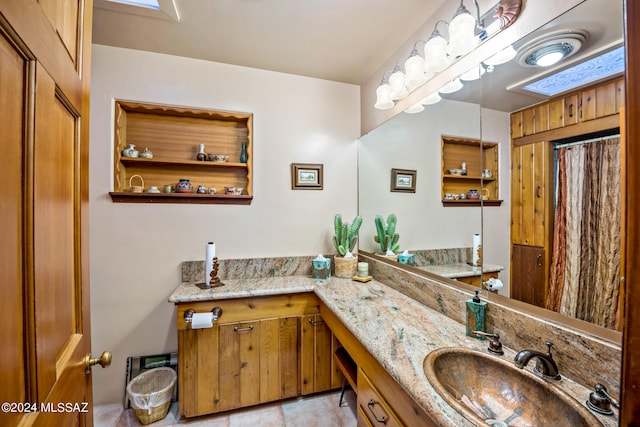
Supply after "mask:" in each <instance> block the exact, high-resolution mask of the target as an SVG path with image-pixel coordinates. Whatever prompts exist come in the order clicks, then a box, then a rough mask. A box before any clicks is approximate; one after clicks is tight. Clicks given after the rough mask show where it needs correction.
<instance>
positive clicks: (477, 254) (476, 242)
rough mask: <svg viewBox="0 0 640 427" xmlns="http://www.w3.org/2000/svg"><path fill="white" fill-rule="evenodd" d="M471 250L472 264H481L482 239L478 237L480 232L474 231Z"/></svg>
mask: <svg viewBox="0 0 640 427" xmlns="http://www.w3.org/2000/svg"><path fill="white" fill-rule="evenodd" d="M471 252H472V264H473V265H482V240H481V239H480V234H478V233H476V234H474V235H473V248H472V249H471Z"/></svg>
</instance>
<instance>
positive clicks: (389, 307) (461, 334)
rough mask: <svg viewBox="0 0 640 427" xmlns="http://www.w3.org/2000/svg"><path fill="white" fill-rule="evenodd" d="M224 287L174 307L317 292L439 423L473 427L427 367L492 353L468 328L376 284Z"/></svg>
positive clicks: (577, 390) (250, 282)
mask: <svg viewBox="0 0 640 427" xmlns="http://www.w3.org/2000/svg"><path fill="white" fill-rule="evenodd" d="M223 282H224V283H225V286H222V287H218V288H213V289H209V290H201V289H199V288H198V287H197V286H195V284H193V283H183V284H181V285H180V286H178V288H177V289H176V290H175V291H174V292H173V294H172V295H171V296H170V298H169V302H173V303H180V302H191V301H205V300H216V299H225V298H238V297H247V296H263V295H265V296H266V295H276V294H283V293H298V292H315V294H316V295H317V296H318V297H319V298H320V300H321V301H322V302H323V303H324V304H325V305H326V306H327V307H328V308H329V309H330V310H331V311H333V312H334V313H335V314H336V316H337V317H338V318H339V319H340V320H341V321H342V323H344V325H345V326H346V327H347V329H348V330H349V331H350V332H351V333H352V334H353V335H354V336H355V337H356V338H357V339H358V340H359V341H360V342H361V343H362V344H363V345H364V346H365V348H366V349H367V350H368V351H369V352H370V353H371V354H372V355H373V356H374V358H375V359H376V360H377V361H378V363H380V365H382V366H383V367H384V369H385V370H386V371H387V372H388V373H389V374H390V375H391V376H392V377H393V378H394V379H395V380H396V381H397V382H398V384H400V386H401V387H402V388H403V389H404V390H405V391H406V392H407V393H408V394H409V395H410V396H411V397H412V398H413V399H414V400H415V401H416V402H417V403H418V404H419V405H420V406H421V407H422V408H423V409H424V410H425V412H426V413H428V414H429V415H430V417H431V418H432V419H433V420H434V421H435V422H436V424H438V425H439V426H451V427H460V426H472V425H473V423H471V422H470V421H468V420H466V419H465V418H464V417H463V416H462V415H460V414H459V413H458V412H456V411H455V410H454V409H453V408H452V407H450V406H449V405H448V404H447V403H446V402H445V401H444V400H443V399H442V398H441V397H440V395H438V393H437V392H436V391H435V390H434V389H433V387H432V386H431V384H430V383H429V381H428V380H427V378H426V376H425V375H424V372H423V368H422V363H423V360H424V358H425V356H426V355H427V354H428V353H429V352H431V351H433V350H435V349H437V348H442V347H466V348H472V349H475V350H479V351H482V352H485V351H486V348H487V341H481V340H477V339H474V338H470V337H467V336H466V335H465V327H464V325H462V324H460V323H458V322H456V321H454V320H451V319H450V318H448V317H446V316H444V315H443V314H440V313H438V312H436V311H434V310H432V309H430V308H428V307H426V306H424V305H422V304H420V303H419V302H417V301H415V300H413V299H411V298H409V297H407V296H405V295H403V294H401V293H400V292H398V291H396V290H394V289H392V288H390V287H388V286H386V285H384V284H382V283H380V282H377V281H376V280H372V281H370V282H367V283H359V282H355V281H352V280H350V279H339V278H331V279H330V280H328V281H317V280H315V279H313V278H311V277H304V276H287V277H269V278H262V279H245V280H240V279H238V280H223ZM504 350H505V355H504V356H496V357H502V358H504V359H505V360H513V358H514V357H515V354H516V352H515V351H513V350H511V349H509V348H505V349H504ZM527 369H529V368H528V367H527ZM560 369H562V367H560ZM554 385H556V386H557V387H559V388H561V389H563V390H564V391H565V392H567V393H568V394H570V395H572V396H574V397H575V398H576V399H577V400H578V401H582V402H584V400H586V398H587V397H588V395H589V392H590V390H588V389H587V388H585V387H583V386H581V385H579V384H577V383H575V382H573V381H571V380H570V379H568V378H565V377H563V379H562V380H561V381H558V382H557V383H554ZM598 418H599V419H600V421H601V422H602V423H603V425H604V426H607V427H608V426H611V427H613V426H616V425H617V422H616V419H615V418H613V417H603V416H598Z"/></svg>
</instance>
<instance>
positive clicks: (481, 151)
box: [441, 135, 502, 207]
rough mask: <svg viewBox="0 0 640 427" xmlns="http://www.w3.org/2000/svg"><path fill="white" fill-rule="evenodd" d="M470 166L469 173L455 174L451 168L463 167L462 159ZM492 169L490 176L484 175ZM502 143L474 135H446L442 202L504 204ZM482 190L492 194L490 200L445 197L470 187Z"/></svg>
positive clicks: (450, 205) (480, 204)
mask: <svg viewBox="0 0 640 427" xmlns="http://www.w3.org/2000/svg"><path fill="white" fill-rule="evenodd" d="M463 162H464V163H465V165H466V167H467V174H466V175H452V174H450V173H449V169H460V168H461V165H462V163H463ZM485 169H487V170H489V171H490V172H491V176H490V177H483V176H482V171H483V170H485ZM498 182H499V180H498V144H497V143H495V142H486V141H480V140H478V139H471V138H458V137H452V136H444V135H443V136H442V195H441V196H442V206H444V207H463V206H466V207H469V206H500V205H501V204H502V200H500V199H499V197H500V193H499V191H498ZM472 189H474V190H477V191H478V193H479V194H480V196H482V192H483V191H482V190H483V189H486V191H488V194H489V199H488V200H478V199H471V200H470V199H458V200H455V199H445V194H447V193H451V194H457V195H460V194H463V193H464V194H467V193H468V192H469V190H472Z"/></svg>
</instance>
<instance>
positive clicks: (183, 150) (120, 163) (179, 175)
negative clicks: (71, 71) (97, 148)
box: [109, 101, 253, 204]
mask: <svg viewBox="0 0 640 427" xmlns="http://www.w3.org/2000/svg"><path fill="white" fill-rule="evenodd" d="M252 139H253V115H252V114H250V113H233V112H225V111H216V110H203V109H194V108H183V107H174V106H166V105H156V104H146V103H136V102H125V101H116V104H115V141H114V168H113V170H114V173H113V188H114V191H113V192H111V193H109V194H110V195H111V199H112V200H113V201H114V202H123V203H209V204H250V203H251V200H252V199H253V190H252V175H251V165H252V146H253V141H252ZM243 143H245V144H247V155H248V160H247V163H241V162H240V153H241V150H242V144H243ZM130 144H134V145H135V147H136V150H138V151H139V152H140V153H141V152H142V151H143V150H144V149H145V148H148V149H149V150H150V151H151V152H152V153H153V158H152V159H146V158H141V157H137V158H129V157H124V156H122V150H124V149H125V148H127V147H129V145H130ZM200 144H205V151H206V152H207V153H210V154H226V155H228V156H229V158H228V161H226V162H212V161H198V160H196V155H197V153H198V151H199V145H200ZM134 175H140V176H141V177H142V178H143V180H144V190H143V192H142V193H133V192H131V191H130V184H129V180H130V179H131V177H132V176H134ZM180 179H188V180H189V181H190V182H191V184H192V185H193V193H175V192H174V193H164V192H162V193H148V192H147V190H148V189H149V187H150V186H156V187H158V189H159V190H160V191H163V189H164V186H165V185H175V184H176V183H178V181H179V180H180ZM139 182H140V181H139V179H137V178H134V179H133V182H132V184H133V185H139ZM199 185H203V186H204V187H205V188H207V189H208V188H211V187H213V188H215V189H216V193H215V194H198V193H196V189H197V187H198V186H199ZM224 187H242V188H243V192H242V195H226V194H224Z"/></svg>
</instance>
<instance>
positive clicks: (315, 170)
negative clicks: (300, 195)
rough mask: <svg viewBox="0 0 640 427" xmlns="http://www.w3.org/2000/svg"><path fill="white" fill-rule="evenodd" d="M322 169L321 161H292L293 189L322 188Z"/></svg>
mask: <svg viewBox="0 0 640 427" xmlns="http://www.w3.org/2000/svg"><path fill="white" fill-rule="evenodd" d="M322 169H323V165H322V164H319V163H291V189H292V190H322V185H323V184H322V179H323V173H322Z"/></svg>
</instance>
